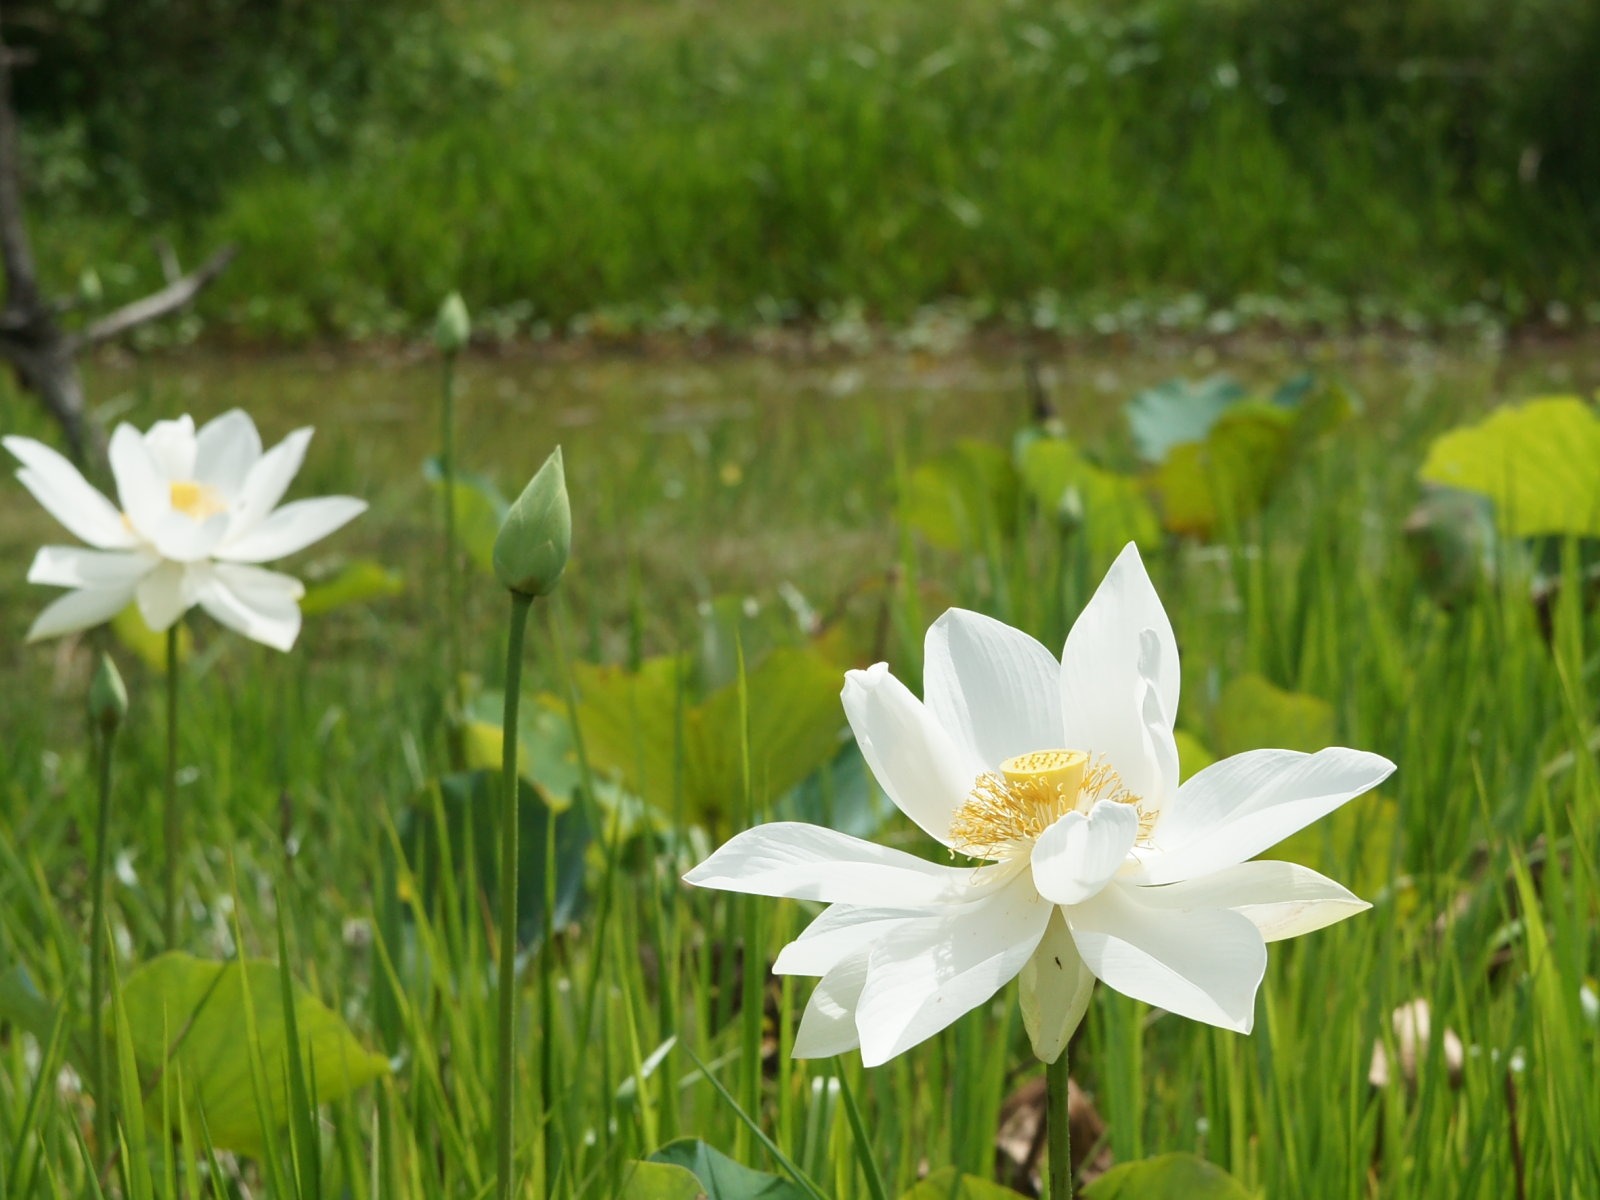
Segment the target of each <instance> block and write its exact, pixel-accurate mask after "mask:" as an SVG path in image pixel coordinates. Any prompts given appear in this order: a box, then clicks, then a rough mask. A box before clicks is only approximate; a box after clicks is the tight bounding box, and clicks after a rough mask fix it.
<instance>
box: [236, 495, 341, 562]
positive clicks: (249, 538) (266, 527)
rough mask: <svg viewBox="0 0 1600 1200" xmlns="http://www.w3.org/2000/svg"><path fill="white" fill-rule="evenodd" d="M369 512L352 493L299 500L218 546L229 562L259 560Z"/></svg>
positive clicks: (303, 544) (280, 553)
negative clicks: (239, 535) (242, 534)
mask: <svg viewBox="0 0 1600 1200" xmlns="http://www.w3.org/2000/svg"><path fill="white" fill-rule="evenodd" d="M366 511H367V502H366V501H365V500H357V499H355V498H354V497H351V496H323V497H321V498H319V499H316V500H296V501H294V503H292V504H285V505H284V506H283V507H282V508H280V509H277V510H276V511H274V512H272V513H270V514H269V515H268V516H267V517H266V519H265V520H263V521H262V522H261V523H260V524H258V525H257V526H256V527H255V528H254V529H252V530H251V531H250V532H248V533H246V534H245V535H244V536H243V537H239V538H233V539H231V540H229V542H228V543H227V544H226V545H224V546H222V547H221V548H219V549H218V551H217V555H216V556H217V557H218V558H220V559H226V560H227V561H229V562H244V563H260V562H270V561H271V560H273V559H275V558H282V557H283V556H284V555H286V554H293V553H294V552H295V551H297V550H303V549H305V548H306V547H307V546H309V545H310V544H311V543H312V542H315V541H317V540H318V539H320V538H324V537H327V536H328V534H330V533H332V532H333V531H334V530H335V529H338V528H339V527H340V526H341V525H344V524H346V523H347V522H349V521H353V520H354V519H355V518H356V517H359V516H360V515H361V514H362V513H364V512H366Z"/></svg>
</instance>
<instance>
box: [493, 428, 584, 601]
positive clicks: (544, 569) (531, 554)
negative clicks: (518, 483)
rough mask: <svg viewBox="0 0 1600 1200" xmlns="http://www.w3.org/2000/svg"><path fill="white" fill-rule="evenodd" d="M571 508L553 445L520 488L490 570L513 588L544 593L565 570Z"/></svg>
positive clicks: (525, 592)
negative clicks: (532, 475) (549, 453)
mask: <svg viewBox="0 0 1600 1200" xmlns="http://www.w3.org/2000/svg"><path fill="white" fill-rule="evenodd" d="M571 551H572V509H571V508H570V507H569V505H568V503H567V476H566V472H565V470H564V469H563V468H562V465H561V447H560V446H557V447H556V448H555V450H554V451H553V452H552V453H551V455H550V457H549V458H547V459H545V460H544V466H542V467H540V468H539V471H538V473H537V474H536V475H534V477H533V478H532V479H530V480H529V481H528V486H527V487H525V488H523V489H522V495H520V496H518V497H517V499H516V503H514V504H513V505H512V506H511V511H510V512H508V513H507V514H506V519H505V521H504V523H503V524H501V526H500V535H499V536H498V537H497V538H495V540H494V573H495V575H496V576H497V577H498V578H499V580H500V582H501V583H503V584H505V585H506V587H508V588H510V589H511V590H512V591H513V592H521V593H522V594H523V595H524V596H545V595H548V594H549V593H550V592H552V591H554V590H555V586H556V581H557V580H558V579H560V578H561V572H562V571H564V570H566V568H567V556H568V554H570V553H571Z"/></svg>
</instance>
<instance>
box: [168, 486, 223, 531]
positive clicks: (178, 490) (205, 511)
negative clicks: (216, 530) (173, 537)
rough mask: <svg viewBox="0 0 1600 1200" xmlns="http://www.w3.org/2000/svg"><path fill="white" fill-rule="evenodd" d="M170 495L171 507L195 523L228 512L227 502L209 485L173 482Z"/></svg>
mask: <svg viewBox="0 0 1600 1200" xmlns="http://www.w3.org/2000/svg"><path fill="white" fill-rule="evenodd" d="M171 494H172V507H173V508H175V509H177V511H179V512H181V513H182V514H183V515H184V516H186V517H190V518H192V519H193V520H196V521H204V520H205V519H206V518H207V517H214V516H216V515H217V514H218V513H220V512H227V511H228V502H227V501H226V500H224V499H223V498H222V495H221V494H220V493H219V492H218V491H217V489H216V488H214V487H212V486H211V485H210V484H209V483H196V482H195V481H194V480H192V479H178V480H174V481H173V483H172V485H171Z"/></svg>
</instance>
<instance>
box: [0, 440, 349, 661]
mask: <svg viewBox="0 0 1600 1200" xmlns="http://www.w3.org/2000/svg"><path fill="white" fill-rule="evenodd" d="M310 440H311V430H310V429H297V430H295V431H294V432H293V433H291V434H290V435H289V436H288V437H286V438H284V439H283V441H281V442H279V443H278V444H277V445H276V446H274V447H273V448H272V449H271V450H269V451H267V452H266V453H264V454H263V453H262V450H261V435H260V434H258V433H257V432H256V427H255V423H254V422H253V421H251V420H250V418H249V417H248V416H246V415H245V414H244V413H242V412H240V411H239V410H238V409H235V410H233V411H232V412H227V413H224V414H223V415H222V416H220V417H217V418H216V419H215V420H212V421H209V422H207V423H206V424H205V425H204V426H203V427H202V428H201V429H200V430H199V432H198V433H197V432H196V431H195V427H194V421H193V420H191V419H190V418H189V417H187V416H184V417H179V418H178V419H177V420H176V421H157V422H156V423H155V424H154V425H152V426H151V427H150V431H149V432H148V433H144V434H141V433H140V432H139V431H138V430H137V429H135V428H134V427H133V426H131V425H126V424H124V425H119V426H117V429H116V432H115V433H113V434H112V436H111V448H110V458H111V473H112V475H114V476H115V478H116V483H117V495H118V498H119V500H120V501H121V507H120V509H119V508H118V507H116V506H114V505H113V504H112V503H111V502H110V501H109V500H107V499H106V498H105V497H104V496H103V495H101V494H100V492H99V491H97V490H96V489H95V488H94V487H92V486H91V485H90V484H89V483H88V482H87V481H86V480H85V479H84V478H83V476H82V475H80V474H79V473H78V471H77V468H75V467H74V466H73V465H72V464H71V463H70V462H68V461H67V460H66V459H65V458H63V457H62V456H61V455H60V454H57V453H56V452H55V451H54V450H52V449H50V447H48V446H46V445H44V444H42V443H40V442H36V441H34V440H33V439H32V438H25V437H8V438H5V439H3V444H4V446H5V448H6V449H7V450H9V451H11V453H12V454H13V455H14V456H16V458H17V460H18V461H19V462H21V463H22V469H21V470H19V471H18V472H17V478H18V479H20V480H21V481H22V483H23V486H24V487H26V488H27V489H28V490H29V491H30V492H32V493H33V496H34V499H36V500H38V501H39V503H40V504H42V505H44V507H45V508H46V509H47V510H48V511H49V513H50V515H51V516H53V517H55V519H56V520H58V521H60V522H61V523H62V524H63V525H64V526H66V528H67V530H68V532H70V533H72V534H73V535H74V536H76V537H78V538H80V539H82V540H83V541H85V542H87V543H88V544H89V545H90V546H91V547H93V549H85V548H83V547H81V546H46V547H44V548H43V549H42V550H40V551H39V553H38V555H37V556H36V557H35V558H34V560H33V565H32V566H31V567H30V568H29V569H28V581H29V582H30V583H45V584H51V585H53V586H55V587H65V588H71V589H72V590H71V591H69V592H68V593H67V594H66V595H64V596H62V597H60V598H59V599H58V600H56V601H54V602H53V603H51V604H50V605H49V606H48V607H46V608H45V610H44V611H43V612H42V613H40V614H39V617H38V619H37V620H35V621H34V623H33V627H32V628H31V629H30V630H29V631H28V640H29V641H30V642H32V641H37V640H39V639H40V638H47V637H55V636H57V635H58V634H63V633H70V632H72V631H73V630H77V629H87V628H89V627H90V626H92V625H98V624H100V623H101V622H102V621H108V620H110V619H111V618H112V617H114V616H115V615H116V614H117V613H118V612H120V611H122V609H123V608H125V607H126V606H127V605H128V604H129V603H130V602H134V603H137V604H138V606H139V612H140V614H141V615H142V616H143V617H144V621H145V624H146V625H148V626H149V627H150V628H151V629H153V630H156V631H157V632H161V631H164V630H166V629H169V628H171V627H172V625H173V624H174V623H175V622H176V621H177V620H178V618H179V617H181V616H183V614H184V613H186V612H187V611H188V610H189V609H190V608H191V607H192V606H194V605H196V604H198V605H200V607H202V608H203V609H205V610H206V611H207V612H208V613H210V614H211V615H212V616H213V617H215V618H216V619H217V620H218V621H220V622H222V624H224V625H226V626H228V627H229V628H230V629H235V630H237V631H238V632H240V633H242V634H244V635H245V636H246V637H248V638H253V639H254V640H255V641H258V642H264V643H265V644H266V645H268V646H273V647H276V648H277V649H279V650H287V649H289V647H290V646H292V645H294V640H295V637H296V636H297V635H298V634H299V632H300V597H301V596H302V595H303V594H304V592H305V589H304V587H302V586H301V583H300V581H299V580H298V579H295V578H294V577H293V576H291V575H283V574H280V573H278V572H276V571H267V570H263V569H262V568H261V567H260V566H257V565H256V564H258V563H263V562H269V561H271V560H272V559H276V558H282V557H283V556H284V555H286V554H293V553H294V552H295V551H297V550H301V549H304V548H305V547H306V546H309V545H310V544H311V543H312V542H314V541H316V540H317V539H319V538H322V537H325V536H326V535H328V534H330V533H332V532H333V531H334V530H335V529H338V528H339V527H340V526H341V525H343V524H344V523H345V522H347V521H349V520H351V519H352V518H353V517H356V516H358V515H359V514H360V513H362V512H364V511H365V510H366V507H367V505H366V502H365V501H364V500H356V499H353V498H352V497H349V496H328V497H324V498H321V499H317V500H296V501H294V502H292V503H290V504H285V505H284V506H283V507H281V508H279V507H278V501H279V500H281V499H282V498H283V493H284V492H285V490H287V488H288V486H289V481H290V480H291V479H293V478H294V474H295V472H296V471H298V470H299V469H300V462H301V460H302V459H303V458H304V457H305V452H306V444H307V443H308V442H310Z"/></svg>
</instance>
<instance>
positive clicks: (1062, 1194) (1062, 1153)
mask: <svg viewBox="0 0 1600 1200" xmlns="http://www.w3.org/2000/svg"><path fill="white" fill-rule="evenodd" d="M1045 1089H1046V1094H1047V1096H1048V1099H1049V1107H1048V1109H1047V1110H1046V1113H1045V1120H1046V1121H1048V1122H1049V1130H1048V1134H1049V1138H1050V1200H1072V1126H1071V1125H1070V1124H1069V1123H1068V1119H1067V1105H1068V1099H1069V1097H1070V1093H1071V1090H1072V1084H1071V1076H1070V1074H1069V1073H1068V1070H1067V1052H1066V1051H1065V1050H1062V1051H1061V1055H1060V1057H1059V1058H1057V1059H1056V1060H1055V1062H1053V1063H1051V1064H1050V1065H1049V1066H1047V1067H1046V1068H1045Z"/></svg>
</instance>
